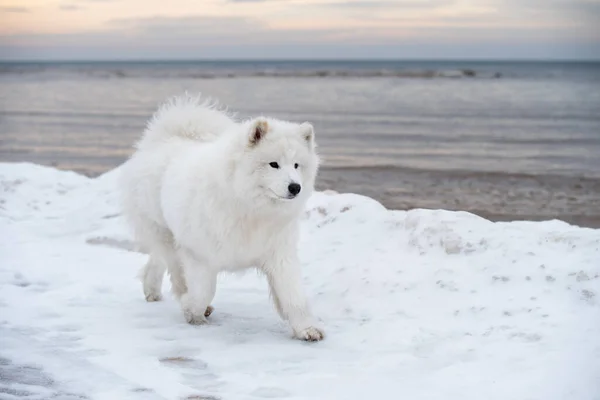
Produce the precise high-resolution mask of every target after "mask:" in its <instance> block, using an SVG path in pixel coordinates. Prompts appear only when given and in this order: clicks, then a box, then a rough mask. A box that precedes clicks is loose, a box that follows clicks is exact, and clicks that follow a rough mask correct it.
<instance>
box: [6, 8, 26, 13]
mask: <svg viewBox="0 0 600 400" xmlns="http://www.w3.org/2000/svg"><path fill="white" fill-rule="evenodd" d="M0 11H2V12H6V13H28V12H29V8H27V7H0Z"/></svg>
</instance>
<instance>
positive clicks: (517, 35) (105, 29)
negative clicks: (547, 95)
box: [0, 0, 600, 60]
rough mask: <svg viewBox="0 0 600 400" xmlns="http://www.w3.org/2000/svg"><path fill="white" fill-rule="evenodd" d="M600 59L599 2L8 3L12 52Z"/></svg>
mask: <svg viewBox="0 0 600 400" xmlns="http://www.w3.org/2000/svg"><path fill="white" fill-rule="evenodd" d="M215 58H216V59H227V58H229V59H231V58H233V59H248V58H251V59H297V58H299V59H315V58H316V59H324V58H325V59H335V58H340V59H350V58H361V59H365V58H387V59H600V0H0V60H8V59H30V60H31V59H34V60H35V59H41V60H45V59H52V60H55V59H67V60H68V59H75V60H90V59H100V60H102V59H104V60H120V59H215Z"/></svg>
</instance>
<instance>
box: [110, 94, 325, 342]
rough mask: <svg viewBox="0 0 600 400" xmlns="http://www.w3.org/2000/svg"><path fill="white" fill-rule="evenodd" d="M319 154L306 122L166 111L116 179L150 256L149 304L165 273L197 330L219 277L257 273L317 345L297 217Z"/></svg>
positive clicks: (146, 271) (180, 103)
mask: <svg viewBox="0 0 600 400" xmlns="http://www.w3.org/2000/svg"><path fill="white" fill-rule="evenodd" d="M315 148H316V144H315V133H314V130H313V127H312V126H311V125H310V124H308V123H302V124H296V123H291V122H286V121H280V120H276V119H270V118H264V117H259V118H255V119H252V120H248V121H244V122H237V121H235V120H234V119H232V118H231V117H230V116H229V115H227V114H226V113H224V112H222V111H220V110H219V109H218V108H217V107H215V106H214V105H211V104H209V103H208V102H203V101H202V100H201V99H200V98H194V97H189V96H183V97H178V98H174V99H172V100H170V101H169V102H167V103H166V104H164V105H163V106H162V107H161V108H160V109H159V110H158V111H157V112H156V113H155V115H154V116H153V118H152V120H151V121H150V122H149V124H148V127H147V129H146V130H145V132H144V134H143V137H142V139H141V140H140V141H139V142H138V143H137V145H136V151H135V153H134V154H133V156H132V157H131V158H130V159H129V160H128V161H127V162H126V163H125V164H124V166H123V168H122V177H121V181H120V189H121V193H122V198H123V210H124V213H125V216H126V218H127V220H128V221H129V222H130V224H131V226H132V227H133V230H134V234H135V237H136V240H137V241H138V242H139V244H140V245H141V246H142V247H143V248H144V250H146V251H147V252H148V253H149V254H150V257H149V259H148V262H147V264H146V266H145V267H144V268H143V271H142V273H141V277H142V281H143V288H144V294H145V296H146V299H147V300H148V301H157V300H160V299H161V286H162V279H163V275H164V273H165V271H168V272H169V275H170V278H171V286H172V291H173V293H174V295H175V296H176V297H177V298H178V299H179V301H180V303H181V307H182V310H183V314H184V316H185V318H186V320H187V321H188V322H189V323H191V324H203V323H206V322H207V319H206V318H207V317H208V316H209V315H210V313H211V312H212V306H211V305H210V303H211V301H212V299H213V297H214V295H215V290H216V282H217V274H218V273H220V272H222V271H236V270H240V269H246V268H258V269H259V270H260V271H262V272H263V273H264V274H265V276H266V277H267V279H268V282H269V285H270V289H271V295H272V298H273V301H274V303H275V307H276V309H277V311H278V312H279V314H280V315H281V317H282V318H283V319H284V320H287V321H288V322H289V324H290V326H291V328H292V330H293V332H294V335H295V336H296V337H298V338H300V339H304V340H320V339H322V338H323V337H324V333H323V330H322V329H321V328H320V327H319V326H318V324H317V321H316V319H315V318H314V317H313V315H312V314H311V311H310V309H309V305H308V302H307V299H306V297H305V295H304V291H303V289H302V287H301V271H300V263H299V260H298V254H297V243H298V235H299V218H300V216H301V214H302V212H303V211H304V208H305V204H306V201H307V199H308V198H309V196H310V195H311V193H312V191H313V188H314V182H315V178H316V174H317V170H318V164H319V159H318V156H317V154H316V150H315Z"/></svg>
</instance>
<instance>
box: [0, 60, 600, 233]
mask: <svg viewBox="0 0 600 400" xmlns="http://www.w3.org/2000/svg"><path fill="white" fill-rule="evenodd" d="M185 92H187V93H191V94H202V95H204V96H207V97H212V98H214V99H217V100H219V102H220V103H221V104H223V105H225V106H227V107H228V108H229V109H230V110H231V111H233V112H235V113H237V115H238V117H239V118H240V119H243V118H248V117H251V116H257V115H266V116H271V117H277V118H283V119H287V120H292V121H297V122H303V121H310V122H311V123H312V124H313V125H314V126H315V130H316V135H317V141H318V145H319V152H320V154H321V156H322V159H323V166H322V168H321V171H320V174H319V179H318V188H319V189H321V190H323V189H331V190H336V191H339V192H354V193H359V194H364V195H367V196H370V197H373V198H375V199H376V200H378V201H380V202H381V203H383V204H384V205H385V206H386V207H388V208H392V209H402V210H406V209H413V208H431V209H449V210H463V211H469V212H473V213H475V214H478V215H480V216H482V217H485V218H489V219H492V220H496V221H507V220H547V219H561V220H564V221H567V222H569V223H572V224H577V225H582V226H589V227H599V228H600V62H516V61H485V62H484V61H477V62H475V61H376V60H373V61H322V60H321V61H319V60H312V61H289V60H288V61H274V60H268V61H234V60H229V61H169V62H167V61H143V62H129V61H128V62H3V63H0V161H2V162H34V163H39V164H43V165H49V166H55V167H57V168H61V169H68V170H74V171H77V172H79V173H82V174H86V175H89V176H97V175H100V174H102V173H104V172H106V171H108V170H110V169H112V168H115V167H117V166H118V165H119V164H121V163H122V162H123V161H125V160H126V159H127V157H128V156H129V155H130V154H131V153H132V144H133V142H134V141H135V140H136V138H138V137H139V135H140V134H141V133H142V131H143V129H144V127H145V124H146V122H147V121H148V119H149V118H150V116H151V115H152V113H153V111H154V110H155V109H156V108H157V106H158V105H159V104H160V103H161V102H163V101H165V100H166V99H167V98H169V97H171V96H174V95H178V94H182V93H185Z"/></svg>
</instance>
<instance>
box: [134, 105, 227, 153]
mask: <svg viewBox="0 0 600 400" xmlns="http://www.w3.org/2000/svg"><path fill="white" fill-rule="evenodd" d="M233 125H235V121H234V120H233V119H232V117H230V116H229V115H228V114H227V112H226V111H225V110H222V109H220V107H219V104H218V103H217V102H216V101H213V100H211V99H202V98H201V97H200V96H199V95H198V96H190V95H188V94H187V93H186V94H185V95H183V96H176V97H172V98H170V99H169V100H167V101H166V102H165V103H164V104H162V105H161V106H160V107H159V108H158V110H157V111H156V112H155V113H154V115H153V116H152V119H150V121H149V122H148V125H147V126H146V130H145V131H144V135H143V137H142V139H141V140H140V141H139V142H138V143H137V145H136V147H137V148H138V149H141V148H147V147H153V146H156V145H160V144H162V143H165V142H167V141H170V140H172V139H173V138H179V139H188V140H195V141H211V140H214V139H215V138H216V137H217V136H218V135H219V134H221V133H222V132H223V131H224V130H227V129H228V128H230V127H232V126H233Z"/></svg>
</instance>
